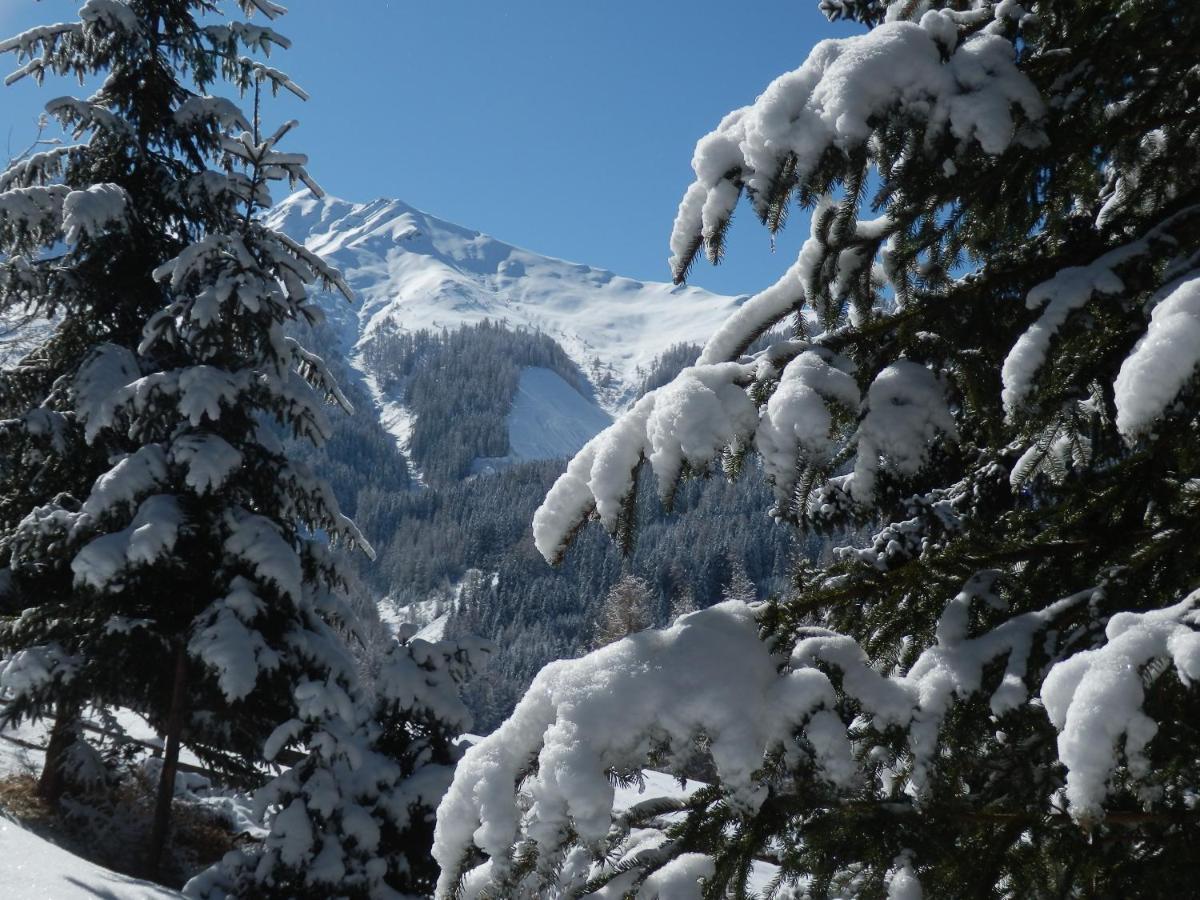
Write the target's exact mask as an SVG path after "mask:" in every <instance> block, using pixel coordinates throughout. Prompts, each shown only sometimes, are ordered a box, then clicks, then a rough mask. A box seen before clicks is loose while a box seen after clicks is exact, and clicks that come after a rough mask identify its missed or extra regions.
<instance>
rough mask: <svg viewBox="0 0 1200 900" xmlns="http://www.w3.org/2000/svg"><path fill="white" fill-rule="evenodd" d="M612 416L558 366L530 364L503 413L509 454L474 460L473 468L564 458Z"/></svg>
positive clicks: (590, 437)
mask: <svg viewBox="0 0 1200 900" xmlns="http://www.w3.org/2000/svg"><path fill="white" fill-rule="evenodd" d="M611 422H612V416H610V415H609V414H608V413H607V412H605V411H604V410H603V409H601V408H600V407H599V406H598V405H597V404H596V402H595V401H593V400H592V399H591V398H589V397H585V396H583V395H582V394H580V393H579V391H577V390H575V388H573V387H572V386H571V385H569V384H567V382H566V381H565V380H564V379H563V377H562V376H561V375H559V374H558V373H557V372H552V371H551V370H550V369H544V368H541V367H540V366H531V367H530V368H527V369H525V370H524V371H523V372H522V373H521V380H520V383H519V385H518V387H517V396H516V397H515V398H514V400H513V407H512V411H511V412H510V413H509V415H508V442H509V448H510V452H509V455H508V456H507V457H502V458H498V459H496V458H494V459H480V460H477V461H476V466H477V469H478V470H480V471H485V470H487V469H495V468H498V467H499V466H501V465H503V464H505V463H510V462H518V461H524V460H534V459H569V458H570V457H572V456H574V455H575V454H576V453H577V452H579V450H580V449H581V448H582V447H583V445H584V444H586V443H587V442H588V441H589V440H591V439H592V438H593V437H595V436H596V435H597V434H598V433H599V432H600V431H601V430H603V429H604V428H606V427H607V426H608V425H609V424H610V423H611Z"/></svg>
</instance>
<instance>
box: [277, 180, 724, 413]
mask: <svg viewBox="0 0 1200 900" xmlns="http://www.w3.org/2000/svg"><path fill="white" fill-rule="evenodd" d="M269 222H270V224H271V225H272V226H273V227H276V228H280V229H281V230H283V231H284V232H285V233H287V234H288V235H289V236H290V237H292V238H294V239H296V240H298V241H302V242H303V243H304V244H305V245H306V246H308V247H309V248H310V249H311V250H314V251H316V252H318V253H320V254H322V256H324V257H325V258H326V259H327V260H328V261H329V262H331V263H333V264H334V265H336V266H338V267H339V268H340V269H341V270H342V271H343V273H344V274H345V275H346V279H347V281H348V282H349V284H350V286H351V287H352V288H353V289H354V291H355V294H356V295H357V298H358V301H359V303H358V305H357V306H355V307H353V308H352V307H350V306H348V305H347V304H345V303H344V302H337V301H335V300H333V299H332V298H331V299H330V300H329V301H328V302H326V303H324V305H325V307H326V311H327V312H328V313H329V314H330V319H331V321H333V322H334V323H335V324H336V325H337V326H338V327H339V330H340V333H341V335H342V338H343V340H344V341H346V345H347V346H346V347H344V348H343V349H344V350H345V351H347V352H350V351H351V350H352V348H353V347H354V345H356V344H358V343H360V342H362V341H363V340H364V339H365V338H369V337H370V336H371V334H373V333H374V332H375V331H376V330H377V329H380V328H383V327H386V326H397V327H399V328H401V329H403V330H410V331H412V330H417V329H421V328H429V329H436V330H440V329H442V328H450V329H454V328H457V327H460V326H462V325H468V324H473V323H477V322H481V321H483V320H485V319H489V320H491V321H494V322H505V323H507V324H508V325H509V327H511V328H522V327H524V328H530V329H540V330H541V331H543V332H544V333H546V334H548V335H549V336H550V337H552V338H554V339H555V340H556V341H558V342H559V343H560V344H561V345H562V347H563V349H564V350H566V352H567V353H568V354H569V355H570V356H571V358H572V359H574V360H575V362H576V363H578V364H579V366H580V367H581V368H582V369H583V370H584V371H585V372H590V371H591V370H592V367H593V365H594V364H595V363H596V362H597V361H598V362H599V363H600V364H602V365H603V366H605V367H607V366H611V367H612V372H613V375H614V377H615V379H616V385H615V389H614V390H613V391H611V392H610V393H609V394H607V395H606V396H605V397H603V398H602V402H603V403H604V405H605V406H607V407H609V408H610V409H616V408H619V407H622V406H624V405H625V404H626V403H627V402H628V400H629V399H630V391H631V390H632V388H634V387H635V386H636V384H637V382H638V380H639V377H640V376H639V373H638V368H639V367H641V368H643V369H644V368H646V367H647V366H648V365H649V363H651V362H652V361H653V360H654V358H655V357H656V356H658V355H659V354H660V353H662V352H663V351H664V350H665V349H667V348H668V347H669V346H670V345H671V344H673V343H677V342H683V341H687V342H694V343H703V342H704V341H705V340H707V338H708V337H709V336H710V335H711V334H712V333H713V332H714V331H715V330H716V329H717V327H718V326H719V325H720V324H721V323H722V322H723V321H725V319H726V318H727V317H728V316H729V314H730V312H732V311H733V309H735V308H736V307H737V305H738V304H739V303H740V302H741V300H740V299H737V298H733V297H724V296H720V295H717V294H712V293H709V292H708V291H705V290H702V289H700V288H692V287H675V286H673V285H671V284H666V283H661V282H641V281H635V280H633V279H630V278H623V277H621V276H619V275H615V274H614V273H612V272H608V271H605V270H603V269H594V268H592V267H590V266H586V265H580V264H578V263H571V262H566V261H564V260H560V259H552V258H550V257H546V256H540V255H538V254H537V253H533V252H530V251H528V250H522V249H520V248H518V247H514V246H512V245H510V244H506V243H503V242H502V241H499V240H496V239H495V238H492V237H490V236H488V235H485V234H480V233H479V232H476V231H471V230H470V229H467V228H462V227H460V226H458V225H454V224H451V223H449V222H445V221H443V220H441V219H438V218H436V217H434V216H431V215H428V214H426V213H423V212H420V211H419V210H416V209H413V208H412V207H410V206H407V205H406V204H404V203H401V202H400V201H398V200H375V201H372V202H370V203H361V204H354V203H348V202H346V201H344V200H338V199H336V198H333V197H327V198H325V199H323V200H318V199H316V198H314V197H313V196H312V195H311V194H309V193H308V192H302V193H298V194H294V195H293V196H291V197H289V198H288V199H286V200H285V201H283V202H282V203H280V204H279V206H277V207H276V208H275V209H274V210H273V211H272V213H271V214H270V217H269ZM663 273H664V275H666V273H667V269H666V265H665V264H664V266H663Z"/></svg>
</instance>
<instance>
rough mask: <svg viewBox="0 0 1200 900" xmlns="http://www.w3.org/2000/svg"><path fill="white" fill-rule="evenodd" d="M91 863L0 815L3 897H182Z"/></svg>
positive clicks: (90, 899)
mask: <svg viewBox="0 0 1200 900" xmlns="http://www.w3.org/2000/svg"><path fill="white" fill-rule="evenodd" d="M182 896H183V895H182V894H180V893H177V892H176V891H171V890H168V889H167V888H164V887H160V886H159V885H156V884H151V883H150V882H147V881H138V880H137V879H136V878H130V877H129V876H127V875H119V874H118V873H116V872H112V871H109V870H108V869H103V868H101V867H100V866H97V865H93V864H92V863H90V862H88V861H87V860H84V859H81V858H80V857H78V856H75V855H74V854H73V853H68V852H67V851H66V850H64V849H62V848H61V847H57V846H55V845H54V844H52V843H50V842H49V841H47V840H45V839H43V838H40V837H38V836H37V835H35V834H32V833H31V832H28V831H26V830H25V829H23V828H21V827H20V826H19V825H16V824H14V823H13V822H9V821H6V820H5V819H3V818H0V897H4V898H7V900H96V898H97V897H101V898H105V900H146V898H165V897H182Z"/></svg>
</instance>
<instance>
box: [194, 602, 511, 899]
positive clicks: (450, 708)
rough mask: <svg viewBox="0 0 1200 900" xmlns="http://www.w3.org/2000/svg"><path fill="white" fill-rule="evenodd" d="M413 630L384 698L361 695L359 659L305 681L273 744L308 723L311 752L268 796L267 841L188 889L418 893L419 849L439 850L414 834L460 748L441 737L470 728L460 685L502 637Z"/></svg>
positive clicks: (392, 656) (271, 748) (234, 893)
mask: <svg viewBox="0 0 1200 900" xmlns="http://www.w3.org/2000/svg"><path fill="white" fill-rule="evenodd" d="M239 602H240V601H239ZM402 637H403V638H404V639H403V641H402V642H398V643H395V644H393V645H392V647H391V648H390V649H389V651H388V652H387V654H386V656H385V658H384V660H383V662H382V665H381V668H380V671H379V676H378V680H377V682H376V691H377V697H376V703H375V705H374V707H372V705H371V704H370V703H369V702H367V701H366V698H364V697H361V696H358V694H357V692H356V690H355V689H354V687H353V686H352V678H351V676H350V673H349V671H348V670H347V671H343V672H341V673H340V676H341V677H340V678H339V679H337V680H332V679H331V680H330V681H329V682H327V683H316V682H309V683H305V684H302V685H300V687H299V688H298V689H297V696H298V699H299V700H300V701H301V702H300V704H299V713H300V715H301V718H298V719H293V720H291V721H288V722H285V723H283V724H282V725H280V726H279V728H277V729H276V731H275V734H273V735H272V736H271V738H270V739H269V740H268V741H267V746H266V747H265V750H264V752H265V755H266V757H267V758H268V759H271V758H273V757H274V755H275V754H276V753H277V752H278V751H279V749H280V748H281V747H283V746H284V745H285V744H288V743H290V742H292V741H294V740H296V739H297V738H298V737H299V736H301V735H306V736H307V743H308V751H309V752H308V755H307V756H306V758H305V759H304V760H302V761H301V762H300V763H299V764H297V765H295V766H293V767H292V768H290V769H289V770H287V771H286V772H284V773H282V774H281V775H279V776H278V777H276V778H275V779H273V780H272V781H271V782H270V783H269V784H268V785H267V786H266V787H265V788H264V789H263V790H262V791H261V792H260V794H259V795H258V797H257V802H258V804H259V807H260V809H261V810H262V811H263V812H264V813H268V814H269V817H270V820H271V822H270V831H269V833H268V834H267V836H266V838H265V839H264V841H263V843H262V845H261V846H260V847H258V848H256V849H253V850H238V851H234V852H232V853H230V854H227V855H226V857H225V858H224V859H223V860H222V861H221V862H220V863H219V864H218V865H216V866H213V867H212V868H211V869H209V870H207V871H206V872H203V873H202V874H201V875H199V876H197V877H196V878H194V879H193V880H192V881H191V882H189V883H188V885H187V886H186V888H185V894H186V895H187V896H189V897H193V898H203V900H227V898H233V897H253V896H259V895H262V894H264V893H269V892H270V891H271V890H278V889H279V887H280V885H287V884H296V883H302V884H303V885H305V887H306V889H307V890H310V891H312V892H313V893H314V895H321V896H324V895H325V894H329V895H332V894H334V893H346V894H352V895H353V896H361V897H370V898H378V900H395V898H396V897H400V896H414V895H416V893H417V891H416V890H415V889H414V886H413V885H412V884H411V882H410V881H409V880H408V879H409V878H410V874H411V873H410V864H411V863H412V862H414V861H415V860H414V859H412V857H411V856H410V853H426V852H427V851H426V850H425V849H424V848H422V847H421V845H420V840H419V839H414V840H409V839H408V838H407V837H406V835H407V834H409V833H410V831H411V830H412V829H414V828H422V827H423V828H428V827H429V824H430V821H431V819H432V815H433V811H434V809H435V808H436V807H437V804H438V802H439V801H440V800H441V798H442V796H443V795H444V793H445V791H446V788H447V787H448V785H449V784H450V779H451V774H452V771H453V761H454V760H453V759H444V758H443V759H437V758H434V752H435V751H434V748H433V746H432V745H433V742H434V740H437V741H439V742H444V741H447V740H448V739H449V738H450V737H452V736H453V735H457V734H459V733H461V732H462V731H464V730H467V729H469V728H470V726H471V717H470V715H469V713H468V712H467V710H466V707H465V706H464V704H463V702H462V700H461V698H460V696H459V692H460V689H461V686H462V684H463V683H464V682H465V681H466V680H467V679H468V678H470V677H471V676H472V675H473V674H474V673H475V672H477V671H478V670H479V669H480V668H481V667H482V666H483V665H484V664H485V663H486V660H487V658H488V657H489V656H490V654H491V653H492V652H493V650H494V647H493V646H492V645H491V644H490V643H488V642H487V641H482V640H479V639H476V638H469V637H468V638H462V639H458V640H445V641H436V642H429V641H424V640H420V639H416V638H413V637H411V635H403V636H402ZM215 644H216V642H214V645H215ZM234 646H237V645H236V643H235V644H234ZM347 665H349V661H347ZM398 723H407V724H400V725H399V726H398ZM389 726H390V727H391V728H393V729H395V728H396V727H400V728H401V729H402V730H403V731H404V733H405V734H406V739H407V743H408V746H407V747H406V748H405V752H404V753H403V754H402V755H397V754H396V752H395V748H394V747H391V746H389V745H388V744H387V743H386V742H387V741H388V740H389V737H390V736H389V733H388V729H389ZM433 730H436V731H437V734H436V735H435V734H433V733H432V731H433Z"/></svg>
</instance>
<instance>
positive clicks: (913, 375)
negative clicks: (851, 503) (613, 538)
mask: <svg viewBox="0 0 1200 900" xmlns="http://www.w3.org/2000/svg"><path fill="white" fill-rule="evenodd" d="M795 349H797V347H796V345H795V344H793V345H792V346H791V347H789V351H794V350H795ZM789 355H790V353H789ZM853 372H854V366H853V364H852V363H851V362H850V361H849V360H848V359H847V358H845V357H842V356H840V355H838V354H834V353H832V352H830V351H828V350H826V349H825V348H823V347H822V346H821V345H820V342H819V340H818V341H816V342H814V343H813V344H812V345H805V349H803V350H801V351H800V352H799V353H797V354H796V355H795V357H794V358H792V359H791V361H790V362H788V363H787V364H786V365H785V366H784V367H783V369H782V371H777V370H776V369H775V367H774V365H773V363H772V362H771V353H770V351H769V350H768V351H762V352H761V353H760V354H758V358H757V359H751V360H749V361H746V362H739V363H716V364H709V365H703V364H701V365H697V366H694V367H692V368H689V369H685V370H684V371H683V372H682V373H681V374H680V375H679V376H678V377H677V378H676V379H675V380H674V381H673V382H671V383H670V384H668V385H666V386H665V387H662V388H659V389H657V390H655V391H652V392H650V393H649V394H647V395H646V396H645V397H643V398H642V399H641V400H639V401H638V402H637V404H635V405H634V407H633V409H632V410H630V411H629V412H628V413H625V414H624V415H623V416H621V417H620V418H619V419H618V420H617V421H616V422H615V423H614V424H613V425H612V426H610V427H609V428H608V429H606V430H605V431H603V432H601V433H600V434H599V435H598V436H596V437H595V438H593V439H592V440H591V441H590V442H589V443H588V444H587V445H586V446H585V447H584V448H583V449H582V450H581V451H580V452H579V453H578V454H577V455H576V456H575V458H574V459H572V460H571V462H570V464H569V465H568V467H567V471H566V472H565V473H564V474H563V475H562V476H560V477H559V479H558V480H557V481H556V482H555V484H554V486H553V487H552V488H551V490H550V492H549V494H547V496H546V499H545V501H544V502H543V503H542V505H541V506H540V507H539V508H538V510H537V512H536V513H535V515H534V539H535V541H536V543H537V547H538V550H539V551H540V552H541V553H542V555H543V556H544V557H545V558H546V559H548V560H552V561H553V560H556V559H558V558H559V556H560V555H561V554H562V552H563V551H564V550H565V548H566V546H567V544H568V542H569V538H570V537H571V536H572V534H574V532H575V531H576V530H577V529H578V527H579V525H580V524H581V523H582V522H583V521H585V520H586V518H587V517H588V516H589V515H590V514H592V513H593V512H594V513H595V514H596V515H597V517H598V518H599V520H600V522H601V523H602V524H603V525H604V527H605V528H606V529H607V530H608V531H609V532H610V533H612V532H615V531H616V530H617V528H618V527H619V525H620V524H621V515H622V511H623V509H624V506H625V498H626V497H627V496H628V495H629V493H630V491H632V489H633V483H634V477H635V474H636V470H637V468H638V467H639V466H640V465H641V463H642V461H643V460H645V461H647V462H648V463H649V465H650V467H651V469H652V470H653V471H654V473H655V475H656V476H657V478H658V483H659V489H660V493H661V495H662V496H663V497H664V498H669V497H670V494H671V492H672V491H673V490H674V487H675V484H676V482H677V481H678V479H679V478H680V476H681V474H682V473H683V471H684V467H685V466H688V467H689V468H690V469H692V470H694V471H703V470H704V469H705V468H706V467H707V466H708V465H709V464H710V463H711V461H712V459H713V458H714V457H715V456H717V455H718V454H719V453H720V452H722V451H723V450H724V449H725V448H727V447H730V446H738V447H743V448H751V447H753V448H755V449H757V450H758V452H759V453H760V454H761V456H762V458H763V466H764V470H765V472H766V474H767V475H768V477H769V478H771V480H772V481H773V483H774V485H775V488H776V495H777V499H778V505H779V509H780V514H781V515H783V516H789V515H791V514H792V512H793V510H792V509H791V502H792V493H793V488H794V486H795V480H796V467H797V463H798V461H800V460H806V461H810V462H812V463H814V464H816V465H821V464H825V463H828V462H829V461H830V460H832V459H833V458H834V457H835V456H837V455H838V454H839V453H840V452H841V451H843V450H845V449H846V448H857V451H858V452H857V456H856V463H855V466H854V470H853V472H852V473H851V475H850V478H849V479H848V480H847V481H846V483H845V487H846V488H847V489H848V490H849V492H850V495H851V496H852V497H853V498H854V499H855V500H857V501H860V502H867V501H869V500H870V498H871V496H872V494H873V492H874V489H875V480H876V477H877V475H878V472H879V471H880V468H881V466H882V467H884V468H886V469H888V470H889V471H892V472H894V473H896V474H897V475H900V476H911V475H914V474H916V473H917V472H918V471H919V470H920V468H921V465H922V463H923V462H924V461H925V459H926V458H927V454H928V452H929V449H930V447H931V446H932V444H933V442H934V441H935V440H936V439H938V438H939V437H940V438H946V439H951V440H952V439H953V438H954V436H955V434H956V431H957V426H956V425H955V422H954V418H953V416H952V414H951V412H950V409H949V406H948V401H947V398H946V388H945V385H944V383H943V381H942V379H941V378H940V377H939V375H937V374H935V373H934V372H933V371H931V370H930V369H928V368H927V367H925V366H923V365H921V364H920V363H917V362H914V361H911V360H906V359H900V360H897V361H896V362H894V363H893V364H892V365H890V366H887V367H886V368H884V369H883V370H882V371H881V372H879V374H878V375H877V376H876V377H875V378H874V379H873V380H872V381H871V383H870V385H869V386H868V389H867V391H866V396H865V397H861V396H860V393H859V388H858V385H857V383H856V381H855V379H854V378H853V377H852V373H853ZM747 382H750V383H751V386H752V387H760V388H761V390H760V391H759V392H758V395H759V396H760V397H761V396H763V395H766V396H767V397H768V398H769V399H767V400H766V402H765V403H763V405H762V406H761V407H760V406H758V405H757V404H756V403H755V401H754V400H753V399H752V396H751V392H748V391H747V389H746V388H745V387H743V385H744V384H746V383H747ZM806 512H807V511H806V510H801V511H800V513H801V514H805V513H806Z"/></svg>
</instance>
